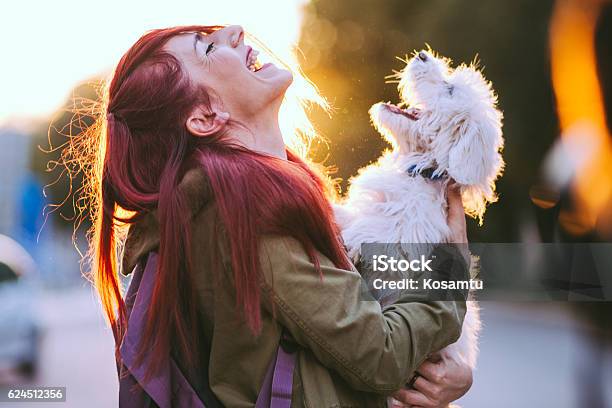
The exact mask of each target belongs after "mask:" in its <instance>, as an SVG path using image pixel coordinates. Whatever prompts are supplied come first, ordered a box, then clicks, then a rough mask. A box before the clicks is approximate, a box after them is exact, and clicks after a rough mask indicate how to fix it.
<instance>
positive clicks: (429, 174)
mask: <svg viewBox="0 0 612 408" xmlns="http://www.w3.org/2000/svg"><path fill="white" fill-rule="evenodd" d="M435 171H436V168H434V167H427V168H426V169H423V170H421V171H416V164H413V165H412V166H410V167H408V170H407V171H406V172H407V173H408V175H410V176H412V177H416V176H421V177H424V178H428V179H430V180H441V179H443V178H446V177H448V174H446V171H444V172H443V173H442V174H437V175H435V176H434V172H435Z"/></svg>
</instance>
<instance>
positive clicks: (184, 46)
mask: <svg viewBox="0 0 612 408" xmlns="http://www.w3.org/2000/svg"><path fill="white" fill-rule="evenodd" d="M165 48H166V49H167V50H168V51H170V52H171V53H172V54H173V55H175V56H176V57H177V58H179V59H180V60H181V62H182V64H183V67H184V69H185V72H186V73H187V74H188V75H189V77H190V79H191V81H192V82H193V83H194V84H197V85H202V86H204V87H205V88H206V89H208V90H209V91H212V92H211V98H212V102H213V103H214V104H217V108H218V109H220V110H221V111H222V112H224V113H228V114H229V117H230V118H232V119H235V120H238V121H241V122H245V123H248V122H249V120H252V119H253V118H254V117H257V116H258V115H260V114H261V113H262V112H266V111H269V110H270V109H272V108H275V109H276V110H278V107H279V106H280V102H281V101H282V98H283V96H284V94H285V91H286V90H287V88H288V87H289V85H290V84H291V81H292V80H293V77H292V75H291V72H289V71H287V70H285V69H280V68H278V67H277V66H276V65H274V64H265V65H264V66H261V67H260V66H257V67H256V68H254V63H255V61H256V59H255V57H256V55H257V52H256V51H255V50H253V49H252V48H251V47H250V46H248V45H245V44H244V31H243V29H242V27H240V26H228V27H224V28H222V29H220V30H218V31H215V32H214V33H212V34H208V35H207V34H201V33H185V34H181V35H178V36H176V37H173V38H172V39H170V40H169V41H168V43H167V44H166V46H165Z"/></svg>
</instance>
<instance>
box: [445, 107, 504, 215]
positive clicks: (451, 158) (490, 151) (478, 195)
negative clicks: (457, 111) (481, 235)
mask: <svg viewBox="0 0 612 408" xmlns="http://www.w3.org/2000/svg"><path fill="white" fill-rule="evenodd" d="M480 113H482V112H478V113H476V115H477V116H475V115H474V112H472V114H470V113H468V112H466V113H464V114H463V115H461V117H459V118H458V121H457V122H455V124H454V125H455V126H454V135H453V136H454V137H453V139H454V143H453V145H452V146H451V148H450V150H449V154H448V168H447V172H448V174H449V176H450V177H452V178H453V179H454V180H455V181H456V182H457V183H459V184H460V185H461V189H462V197H463V204H464V207H465V209H466V212H467V213H468V214H469V215H471V216H473V217H476V218H478V219H479V220H480V222H481V223H482V217H483V215H484V212H485V210H486V205H487V203H492V202H495V201H497V196H496V194H495V180H497V178H498V177H499V176H500V175H501V172H502V170H503V165H504V163H503V159H502V157H501V153H500V149H501V147H502V143H503V139H502V137H501V123H500V122H499V121H496V120H494V119H495V118H487V116H486V115H481V114H480Z"/></svg>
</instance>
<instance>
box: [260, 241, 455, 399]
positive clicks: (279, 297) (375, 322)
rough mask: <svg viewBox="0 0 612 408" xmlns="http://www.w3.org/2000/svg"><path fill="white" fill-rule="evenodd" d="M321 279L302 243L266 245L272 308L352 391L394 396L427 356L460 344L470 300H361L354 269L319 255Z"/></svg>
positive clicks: (265, 285) (263, 258) (263, 254)
mask: <svg viewBox="0 0 612 408" xmlns="http://www.w3.org/2000/svg"><path fill="white" fill-rule="evenodd" d="M318 255H319V260H320V264H321V272H322V276H321V275H319V274H318V273H317V271H316V269H315V266H314V265H313V263H312V262H311V261H310V259H309V257H308V255H307V254H306V252H305V251H304V249H303V248H302V246H301V244H300V243H299V242H298V241H296V240H294V239H292V238H287V237H266V238H265V239H264V240H263V241H262V243H261V265H262V274H263V281H262V289H263V294H264V297H266V298H267V301H266V302H264V304H265V305H266V307H267V308H268V310H269V311H270V312H271V313H272V312H273V313H275V315H276V318H277V320H278V321H279V322H280V324H282V325H283V326H284V327H285V328H286V329H287V330H288V331H289V332H290V333H291V335H292V336H293V338H294V339H295V340H296V341H297V342H298V343H299V344H301V345H302V346H304V347H307V348H309V349H310V350H312V352H313V353H314V354H315V355H316V357H317V358H318V359H319V361H321V362H322V363H323V364H324V365H325V366H327V367H328V368H331V369H333V370H335V371H336V372H337V373H339V374H340V375H341V376H342V377H343V378H344V379H345V380H346V381H347V382H348V383H349V384H350V385H351V386H352V387H353V388H355V389H358V390H363V391H368V392H376V393H381V394H391V393H392V392H394V391H397V390H398V389H400V388H401V387H403V386H404V385H405V384H406V382H408V381H409V380H410V378H411V377H412V376H413V374H414V372H415V370H416V369H417V367H419V366H420V365H421V363H423V362H424V361H425V360H426V358H427V357H428V355H429V354H431V353H432V352H435V351H437V350H440V349H441V348H443V347H445V346H447V345H448V344H450V343H452V342H454V341H456V340H457V339H458V337H459V334H460V331H461V324H462V321H463V317H464V314H465V310H466V309H465V302H435V301H427V299H426V298H423V299H422V300H423V302H415V298H414V296H410V299H407V298H400V299H399V300H398V301H397V302H396V303H394V304H392V305H390V306H388V307H386V308H385V309H384V310H382V309H381V307H380V305H379V304H378V302H376V301H372V300H365V299H363V298H360V296H361V295H360V293H362V290H363V287H362V280H361V277H360V275H359V274H358V273H357V272H356V271H346V270H342V269H338V268H336V267H334V265H333V264H332V263H331V261H330V260H329V259H327V258H326V257H325V256H323V255H321V254H318Z"/></svg>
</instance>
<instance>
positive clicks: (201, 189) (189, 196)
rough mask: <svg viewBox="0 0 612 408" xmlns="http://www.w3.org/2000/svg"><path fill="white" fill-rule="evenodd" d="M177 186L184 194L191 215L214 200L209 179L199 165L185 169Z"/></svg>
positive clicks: (194, 214) (196, 213)
mask: <svg viewBox="0 0 612 408" xmlns="http://www.w3.org/2000/svg"><path fill="white" fill-rule="evenodd" d="M178 188H179V190H180V191H181V192H182V194H183V195H184V197H185V200H186V201H187V206H188V207H189V210H190V211H191V214H192V215H193V216H196V215H198V214H199V213H200V212H201V211H202V210H203V209H205V208H206V207H208V206H209V204H212V202H213V201H214V199H213V198H214V197H213V193H212V189H211V187H210V180H209V178H208V176H207V175H206V173H205V172H204V170H203V169H202V168H200V167H194V168H191V169H189V170H187V171H186V172H185V174H184V176H183V178H182V179H181V181H180V183H179V186H178Z"/></svg>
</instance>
